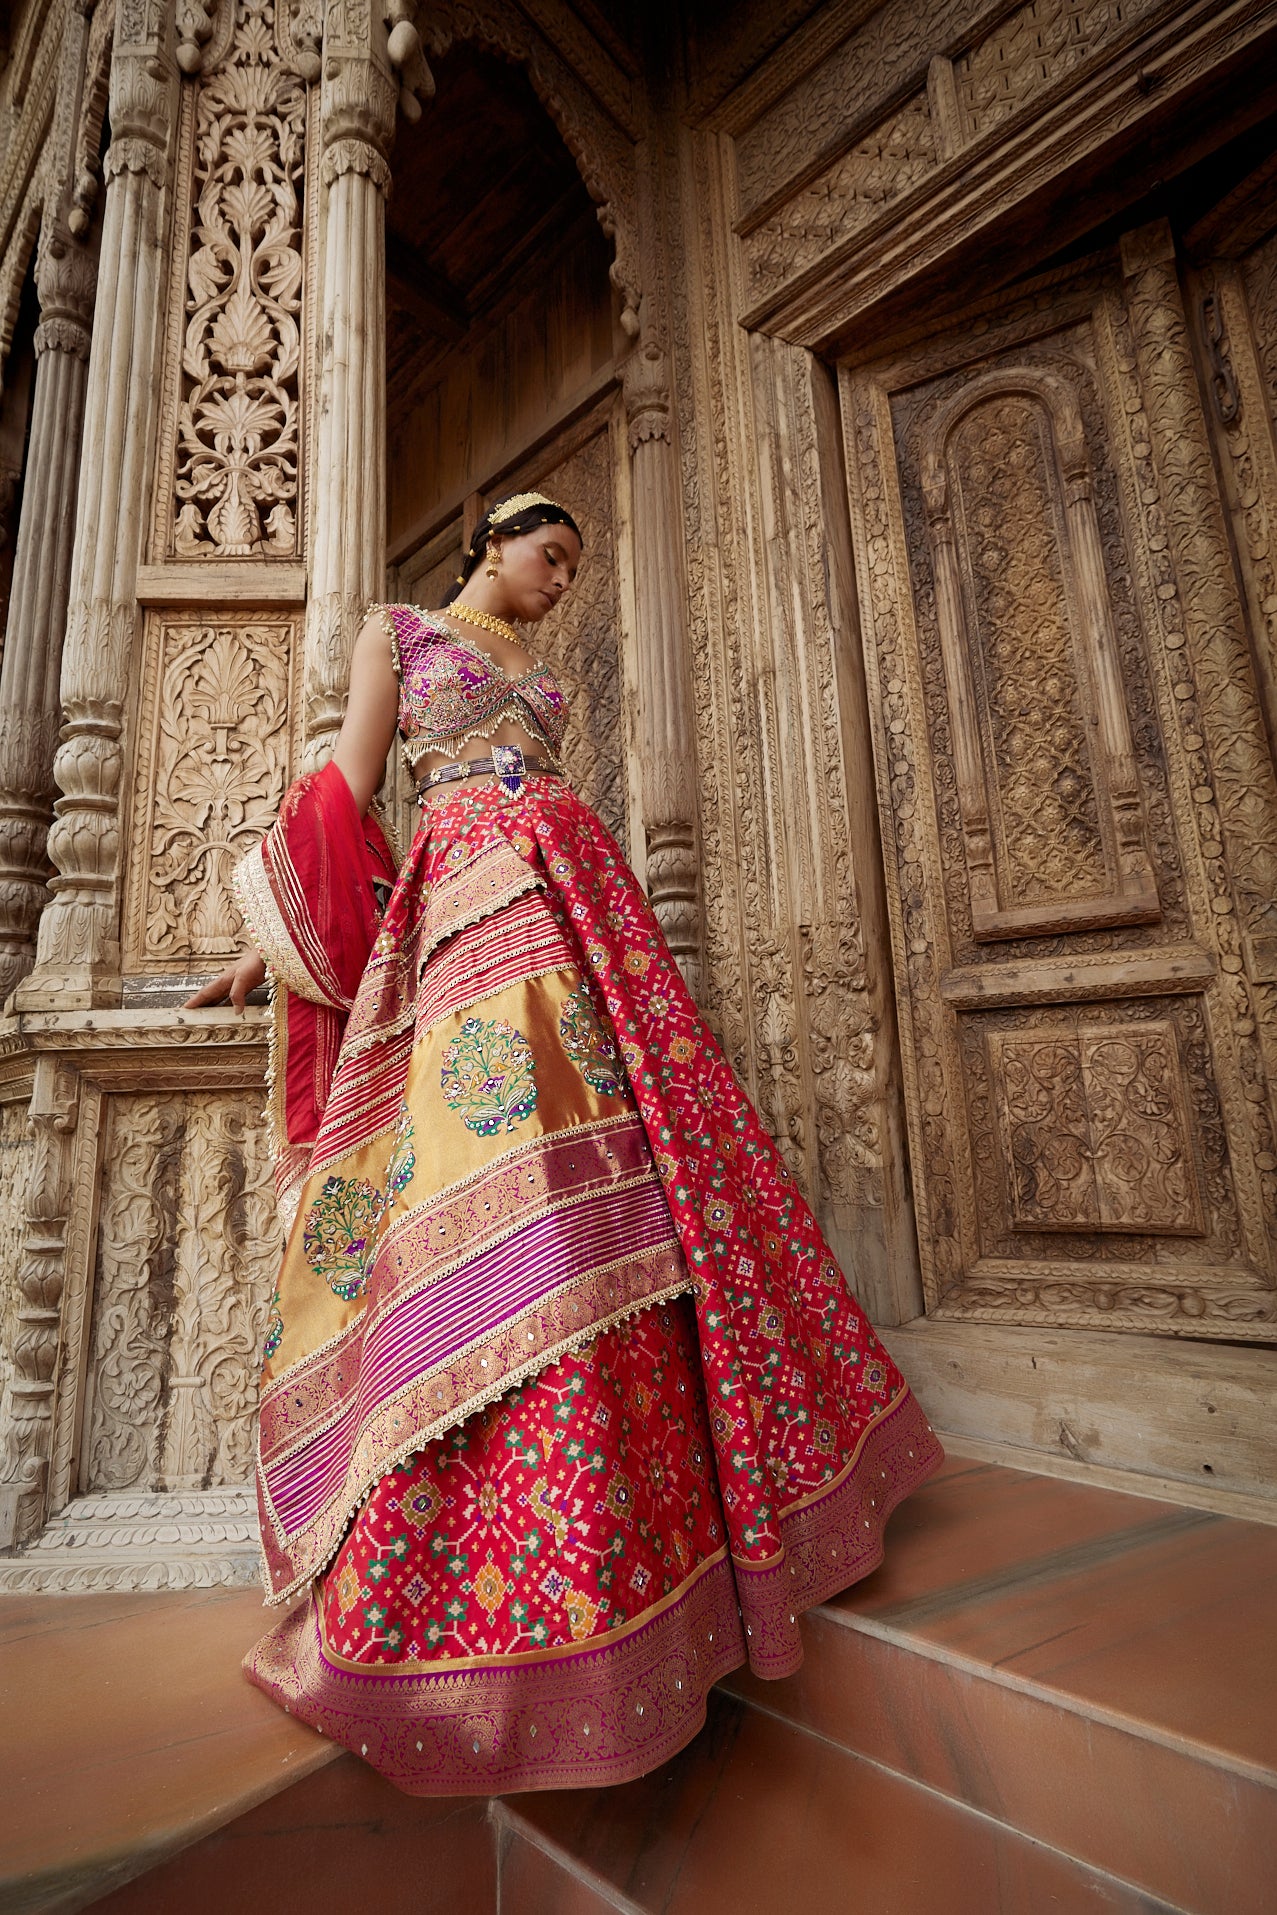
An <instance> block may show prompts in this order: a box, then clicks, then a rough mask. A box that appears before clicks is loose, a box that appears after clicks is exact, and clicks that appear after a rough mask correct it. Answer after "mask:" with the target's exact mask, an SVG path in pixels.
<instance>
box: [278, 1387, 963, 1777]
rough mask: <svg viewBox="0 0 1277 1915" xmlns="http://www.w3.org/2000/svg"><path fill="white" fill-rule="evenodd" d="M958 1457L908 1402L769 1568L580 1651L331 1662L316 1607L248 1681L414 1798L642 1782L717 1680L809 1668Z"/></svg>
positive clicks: (811, 1506) (694, 1586) (692, 1596)
mask: <svg viewBox="0 0 1277 1915" xmlns="http://www.w3.org/2000/svg"><path fill="white" fill-rule="evenodd" d="M942 1460H943V1451H942V1450H941V1448H940V1445H939V1443H938V1442H937V1441H936V1438H935V1436H934V1434H933V1433H932V1431H931V1427H930V1425H929V1424H928V1422H927V1420H926V1418H925V1416H924V1415H923V1413H922V1411H921V1410H920V1409H919V1407H918V1405H917V1403H916V1402H915V1401H914V1398H913V1397H912V1396H911V1395H910V1394H909V1392H908V1391H907V1390H906V1391H905V1392H904V1393H903V1394H902V1395H901V1396H900V1397H899V1398H897V1400H896V1402H895V1403H894V1404H893V1405H892V1406H891V1408H890V1409H889V1410H887V1411H885V1412H884V1413H883V1415H882V1417H881V1418H880V1419H879V1420H878V1421H876V1422H874V1423H872V1424H871V1425H870V1426H869V1428H868V1430H867V1431H866V1432H865V1438H864V1441H863V1443H862V1444H861V1447H860V1450H859V1452H858V1454H857V1456H856V1457H855V1459H854V1460H853V1461H852V1462H851V1463H850V1464H849V1465H848V1467H847V1469H846V1470H844V1472H843V1474H842V1476H841V1477H840V1478H839V1480H838V1481H837V1482H836V1483H834V1484H832V1485H830V1486H829V1487H828V1488H827V1489H825V1490H822V1491H820V1492H818V1493H817V1494H816V1495H815V1496H813V1497H812V1498H811V1499H810V1500H809V1501H807V1502H806V1503H804V1504H802V1505H800V1506H798V1507H796V1508H795V1509H793V1510H791V1511H789V1512H788V1513H787V1514H785V1515H784V1516H782V1518H781V1533H782V1536H783V1537H784V1548H783V1550H782V1551H781V1552H780V1554H779V1555H778V1556H776V1557H775V1558H773V1559H772V1560H771V1561H770V1562H768V1563H763V1564H759V1565H757V1566H754V1565H750V1564H747V1563H744V1562H739V1561H736V1562H732V1561H729V1560H728V1558H727V1557H726V1556H725V1555H718V1556H714V1557H712V1558H711V1559H710V1560H709V1561H708V1562H706V1563H703V1564H702V1565H701V1566H700V1568H699V1569H698V1570H697V1571H695V1572H694V1574H693V1575H692V1576H690V1577H689V1578H688V1580H687V1582H686V1583H684V1585H683V1586H682V1588H681V1589H680V1590H678V1591H677V1592H676V1593H675V1595H674V1596H672V1597H668V1598H666V1600H665V1601H664V1602H663V1603H661V1604H660V1605H658V1606H657V1608H656V1609H654V1610H652V1611H649V1612H648V1614H647V1616H646V1618H642V1617H641V1618H639V1619H638V1620H636V1621H635V1622H634V1623H632V1624H630V1625H629V1626H628V1627H626V1628H624V1629H621V1630H617V1631H616V1632H615V1633H614V1634H611V1635H607V1636H602V1637H599V1636H595V1637H591V1638H590V1639H589V1640H588V1641H586V1642H583V1643H582V1644H581V1645H580V1647H579V1648H564V1649H559V1650H550V1651H540V1652H534V1653H532V1654H527V1655H521V1656H518V1655H516V1656H508V1657H484V1658H476V1659H475V1660H474V1661H473V1662H470V1663H467V1662H465V1661H460V1660H451V1661H449V1662H447V1663H441V1664H440V1665H439V1667H438V1668H437V1669H432V1668H429V1667H425V1668H423V1667H422V1666H421V1665H417V1666H415V1667H413V1668H410V1669H397V1668H396V1666H395V1665H394V1664H391V1663H387V1664H382V1665H380V1666H379V1667H378V1666H374V1665H369V1666H362V1667H361V1666H359V1665H357V1664H353V1663H348V1662H344V1661H341V1660H339V1659H336V1658H333V1657H331V1656H330V1655H329V1654H328V1653H327V1651H326V1649H325V1645H324V1641H323V1636H322V1631H321V1626H320V1619H319V1610H318V1605H317V1603H316V1601H315V1599H314V1597H313V1596H312V1597H311V1599H310V1600H309V1601H307V1602H306V1603H303V1604H301V1605H299V1606H298V1608H296V1609H295V1610H293V1612H292V1613H291V1614H290V1615H289V1616H287V1617H285V1619H284V1621H283V1622H282V1623H280V1624H279V1625H278V1627H277V1628H275V1629H273V1630H271V1632H270V1634H269V1635H267V1636H264V1637H263V1638H262V1640H261V1641H260V1642H259V1643H258V1644H257V1645H256V1647H255V1648H254V1649H253V1650H252V1651H251V1652H250V1653H249V1655H248V1656H247V1658H246V1659H245V1662H244V1669H245V1673H246V1674H247V1675H248V1676H249V1678H250V1680H251V1681H253V1682H255V1683H256V1684H257V1686H258V1687H259V1688H261V1689H264V1690H265V1691H266V1693H267V1694H268V1695H269V1696H271V1697H272V1698H273V1699H274V1700H275V1701H276V1702H278V1703H279V1704H280V1705H281V1707H283V1708H284V1709H286V1710H289V1711H290V1712H291V1713H292V1714H293V1715H296V1716H300V1717H301V1718H302V1720H303V1721H306V1722H309V1723H311V1724H313V1725H314V1727H315V1728H317V1729H319V1730H320V1731H321V1733H323V1734H325V1735H328V1736H330V1737H332V1739H333V1740H334V1741H336V1742H340V1743H342V1744H343V1745H344V1746H345V1747H346V1748H349V1749H353V1750H354V1751H355V1752H356V1754H358V1755H361V1756H363V1757H364V1758H365V1760H366V1761H368V1762H369V1763H371V1764H372V1766H373V1767H374V1768H376V1769H378V1770H380V1771H381V1773H382V1774H383V1775H386V1776H388V1777H389V1779H390V1780H391V1781H392V1782H393V1783H395V1785H396V1786H397V1787H398V1788H401V1789H403V1790H405V1791H406V1792H407V1793H408V1794H409V1795H483V1794H488V1795H503V1794H506V1793H513V1792H515V1791H518V1790H524V1789H563V1788H569V1789H570V1788H587V1787H588V1788H597V1787H600V1786H603V1785H608V1784H613V1783H619V1782H629V1781H633V1779H634V1778H635V1777H636V1776H640V1775H645V1774H646V1773H647V1772H648V1770H649V1769H653V1768H656V1767H657V1766H658V1765H659V1764H660V1763H662V1762H664V1761H666V1760H667V1759H668V1758H669V1757H670V1756H672V1755H674V1754H676V1753H677V1751H678V1750H679V1749H681V1748H683V1747H684V1746H685V1745H686V1744H687V1743H688V1742H690V1741H691V1739H692V1737H693V1736H694V1735H695V1734H696V1732H697V1730H698V1729H699V1728H700V1727H701V1725H702V1723H703V1722H704V1720H705V1700H706V1697H707V1695H708V1693H709V1691H710V1689H711V1688H712V1687H713V1685H714V1684H715V1683H716V1682H717V1681H719V1679H720V1678H721V1677H723V1676H725V1675H727V1674H729V1673H730V1671H731V1670H733V1669H737V1668H739V1667H740V1665H741V1664H742V1663H743V1662H745V1661H746V1660H747V1659H748V1661H749V1663H750V1665H751V1667H752V1668H753V1670H754V1672H755V1673H756V1674H757V1675H760V1676H764V1677H777V1676H784V1675H789V1674H791V1673H792V1672H793V1670H795V1669H796V1668H797V1667H798V1665H799V1664H800V1663H801V1661H802V1653H803V1652H802V1638H801V1635H800V1633H799V1630H798V1626H797V1618H798V1616H799V1615H800V1614H801V1613H802V1611H803V1610H804V1609H807V1608H810V1607H811V1605H812V1604H813V1603H817V1602H822V1601H823V1600H825V1598H826V1597H828V1596H831V1595H833V1594H834V1593H835V1592H836V1591H837V1590H839V1589H844V1588H846V1587H847V1586H848V1584H850V1583H853V1582H855V1581H857V1580H858V1579H859V1578H860V1577H862V1576H865V1575H868V1573H869V1572H870V1570H872V1569H874V1568H876V1567H877V1565H878V1564H879V1563H880V1562H881V1560H882V1554H883V1541H882V1533H883V1529H884V1526H885V1524H886V1521H887V1517H888V1516H889V1515H890V1513H891V1511H892V1510H893V1509H894V1508H895V1507H896V1505H897V1503H899V1502H901V1501H902V1500H903V1498H904V1497H905V1496H907V1495H908V1494H909V1492H910V1491H911V1490H913V1489H916V1488H917V1486H918V1485H919V1484H920V1483H921V1482H923V1481H924V1480H925V1478H927V1477H928V1476H930V1475H931V1473H932V1472H933V1470H935V1469H936V1468H938V1466H939V1464H940V1462H941V1461H942Z"/></svg>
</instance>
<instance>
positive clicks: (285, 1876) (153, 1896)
mask: <svg viewBox="0 0 1277 1915" xmlns="http://www.w3.org/2000/svg"><path fill="white" fill-rule="evenodd" d="M406 1897H408V1898H410V1899H406ZM496 1906H497V1885H496V1843H495V1840H494V1831H493V1830H492V1828H491V1826H490V1824H489V1822H488V1805H487V1803H486V1801H481V1800H478V1799H475V1800H467V1799H464V1798H458V1797H449V1798H447V1799H444V1800H440V1801H427V1800H423V1799H422V1798H421V1797H420V1796H407V1795H402V1794H401V1793H400V1792H399V1790H398V1789H396V1788H394V1787H393V1786H392V1784H391V1783H389V1782H387V1781H385V1780H384V1779H383V1777H381V1776H379V1775H377V1774H375V1773H374V1771H373V1770H372V1769H370V1768H368V1767H367V1765H366V1764H365V1763H363V1762H359V1761H357V1760H356V1758H355V1757H354V1756H351V1755H342V1756H339V1757H338V1759H337V1760H336V1761H335V1762H332V1763H330V1764H329V1765H328V1766H327V1767H326V1768H324V1769H322V1770H320V1771H319V1773H318V1774H315V1775H310V1776H306V1777H304V1778H303V1779H302V1780H301V1781H299V1782H297V1783H295V1784H294V1785H293V1786H292V1787H291V1788H289V1789H286V1790H285V1791H284V1792H283V1793H282V1794H280V1795H277V1796H274V1797H273V1798H272V1799H271V1800H270V1801H268V1802H263V1803H261V1804H259V1806H258V1807H257V1808H255V1809H253V1810H250V1812H249V1813H248V1814H247V1815H243V1816H240V1817H238V1818H237V1819H236V1820H235V1821H234V1822H231V1823H229V1824H228V1825H227V1827H225V1828H223V1829H219V1830H218V1831H217V1833H216V1834H214V1835H210V1836H207V1837H206V1838H205V1839H204V1840H203V1841H201V1842H197V1843H196V1844H195V1845H194V1847H192V1848H189V1849H185V1850H183V1852H182V1853H181V1854H180V1855H177V1856H174V1857H173V1859H172V1860H171V1861H168V1862H164V1863H161V1864H160V1866H159V1867H158V1868H155V1869H152V1870H150V1871H149V1872H148V1873H147V1874H145V1875H143V1876H141V1877H139V1879H138V1880H136V1881H133V1882H130V1883H128V1884H127V1885H126V1886H125V1887H123V1888H121V1889H117V1890H116V1891H115V1892H114V1893H113V1894H110V1895H107V1896H105V1897H103V1898H102V1899H101V1900H100V1901H97V1902H95V1903H94V1904H93V1909H94V1915H176V1911H180V1912H181V1915H239V1911H241V1910H243V1911H249V1910H256V1909H269V1910H270V1912H271V1915H328V1912H329V1911H333V1910H355V1909H361V1908H370V1909H378V1910H382V1911H387V1912H389V1911H395V1910H398V1909H401V1908H405V1907H411V1909H412V1911H413V1915H494V1911H495V1909H496Z"/></svg>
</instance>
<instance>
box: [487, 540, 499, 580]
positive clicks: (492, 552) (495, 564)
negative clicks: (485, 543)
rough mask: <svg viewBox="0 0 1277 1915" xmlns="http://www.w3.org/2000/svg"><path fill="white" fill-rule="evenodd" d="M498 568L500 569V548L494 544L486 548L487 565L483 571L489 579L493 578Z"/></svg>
mask: <svg viewBox="0 0 1277 1915" xmlns="http://www.w3.org/2000/svg"><path fill="white" fill-rule="evenodd" d="M500 568H501V547H500V546H499V545H495V544H494V545H490V546H489V547H488V563H487V566H486V567H485V568H484V569H485V570H486V572H487V574H488V577H489V578H495V577H496V576H497V573H498V571H499V570H500Z"/></svg>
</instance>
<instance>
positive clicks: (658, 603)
mask: <svg viewBox="0 0 1277 1915" xmlns="http://www.w3.org/2000/svg"><path fill="white" fill-rule="evenodd" d="M625 408H626V414H627V417H628V420H629V442H630V455H631V469H632V477H633V493H634V573H635V594H636V600H637V607H638V641H639V642H638V670H639V725H640V750H639V759H640V766H641V776H642V794H643V829H644V832H645V835H646V839H647V884H648V891H649V893H650V896H651V900H652V908H653V910H654V911H655V912H656V916H657V920H658V922H659V923H660V926H661V929H662V931H663V932H664V933H665V938H666V941H667V942H668V944H669V947H670V950H671V951H672V952H673V954H674V956H675V958H676V959H677V961H678V966H679V969H680V970H681V971H682V973H683V976H684V978H685V979H686V981H687V985H688V988H689V989H690V990H691V992H692V994H693V996H695V997H699V996H700V992H701V986H702V977H701V901H700V870H699V861H698V857H697V848H696V796H695V790H696V781H695V747H694V742H693V728H692V703H691V688H690V684H689V677H688V669H687V658H686V648H685V645H684V639H683V618H684V595H683V567H682V556H681V555H682V550H683V520H682V508H681V504H680V497H679V482H678V472H677V470H676V467H675V457H674V447H673V444H672V440H671V430H670V392H669V368H668V365H667V362H666V356H665V353H664V352H663V350H662V349H661V347H660V346H659V345H658V344H657V343H656V342H655V341H654V340H652V339H648V340H646V341H645V342H644V343H643V344H642V345H641V346H640V347H639V348H638V350H637V351H636V352H635V353H634V354H633V356H632V357H631V358H630V360H629V361H628V362H627V365H626V369H625Z"/></svg>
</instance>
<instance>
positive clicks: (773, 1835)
mask: <svg viewBox="0 0 1277 1915" xmlns="http://www.w3.org/2000/svg"><path fill="white" fill-rule="evenodd" d="M496 1819H497V1821H498V1824H499V1827H500V1833H501V1855H500V1878H499V1880H500V1892H499V1900H498V1904H497V1906H498V1910H499V1915H605V1911H611V1910H619V1911H623V1912H624V1915H658V1912H659V1915H720V1912H721V1915H728V1911H730V1915H792V1911H795V1910H799V1909H801V1910H802V1911H803V1915H866V1912H867V1911H870V1910H874V1911H877V1910H882V1911H889V1912H890V1915H1046V1911H1048V1910H1049V1911H1051V1915H1098V1912H1099V1911H1101V1910H1106V1911H1111V1915H1118V1912H1119V1911H1120V1915H1158V1912H1159V1911H1163V1912H1165V1915H1169V1910H1168V1905H1167V1904H1165V1903H1162V1902H1159V1901H1158V1900H1156V1898H1154V1897H1151V1896H1148V1895H1146V1894H1144V1893H1142V1892H1141V1891H1140V1890H1138V1889H1135V1888H1132V1887H1131V1886H1130V1885H1129V1884H1127V1883H1123V1882H1119V1881H1115V1880H1113V1879H1112V1878H1110V1877H1107V1876H1105V1875H1104V1874H1103V1873H1102V1872H1101V1871H1099V1870H1096V1869H1091V1868H1088V1867H1086V1866H1085V1865H1084V1864H1082V1863H1080V1862H1078V1861H1076V1860H1074V1859H1073V1858H1072V1857H1070V1856H1065V1855H1061V1854H1059V1853H1058V1852H1056V1851H1054V1850H1052V1849H1050V1848H1047V1847H1045V1846H1043V1845H1042V1844H1041V1843H1038V1842H1033V1841H1031V1840H1029V1839H1028V1838H1027V1837H1026V1836H1023V1835H1020V1834H1018V1833H1017V1832H1016V1831H1015V1830H1013V1829H1010V1828H1007V1827H1006V1826H1005V1825H1003V1824H1002V1823H1000V1822H998V1821H996V1820H994V1819H993V1818H992V1817H989V1816H986V1815H981V1814H978V1813H976V1812H975V1811H973V1810H971V1809H969V1808H965V1807H963V1806H962V1805H961V1804H959V1803H957V1802H955V1801H953V1800H951V1799H950V1798H948V1797H946V1796H944V1795H941V1794H938V1793H936V1792H935V1791H934V1790H931V1789H928V1788H925V1787H921V1786H919V1785H918V1784H917V1783H914V1782H909V1781H906V1780H905V1779H904V1777H903V1776H900V1775H896V1774H893V1773H892V1772H891V1771H889V1770H887V1769H883V1768H879V1767H877V1766H876V1765H875V1764H873V1763H871V1762H867V1761H865V1760H863V1759H862V1758H861V1757H859V1756H855V1755H852V1754H850V1753H848V1751H847V1750H846V1749H844V1748H840V1747H839V1746H837V1745H836V1744H835V1743H833V1742H830V1741H827V1740H826V1739H825V1738H824V1737H822V1736H818V1735H814V1734H812V1733H811V1732H810V1731H809V1730H805V1729H801V1728H799V1727H797V1726H796V1725H795V1724H793V1723H791V1722H786V1721H783V1720H782V1719H781V1718H780V1717H778V1716H774V1715H770V1714H764V1713H763V1712H762V1711H761V1710H759V1709H756V1708H753V1707H752V1706H751V1705H750V1704H749V1703H747V1702H745V1701H743V1700H742V1699H740V1698H737V1697H734V1696H728V1695H722V1694H719V1695H716V1696H715V1697H713V1698H712V1699H711V1704H710V1713H709V1721H708V1723H707V1724H706V1727H705V1730H704V1731H703V1733H702V1734H701V1735H700V1736H699V1737H698V1738H697V1740H696V1741H695V1742H694V1743H693V1744H692V1746H691V1747H690V1748H689V1749H686V1750H684V1752H683V1753H682V1755H680V1756H676V1757H675V1759H674V1760H673V1761H672V1762H669V1763H666V1764H665V1765H664V1767H662V1768H660V1769H658V1770H656V1771H654V1773H653V1774H652V1775H650V1776H645V1777H644V1778H643V1779H642V1780H641V1781H638V1782H633V1783H630V1784H628V1785H626V1786H625V1787H622V1788H618V1789H610V1790H606V1791H605V1790H598V1791H594V1790H576V1791H572V1792H568V1791H564V1792H563V1793H561V1794H545V1795H525V1796H509V1797H506V1798H505V1800H504V1801H503V1802H501V1803H500V1804H499V1806H498V1808H497V1812H496Z"/></svg>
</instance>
